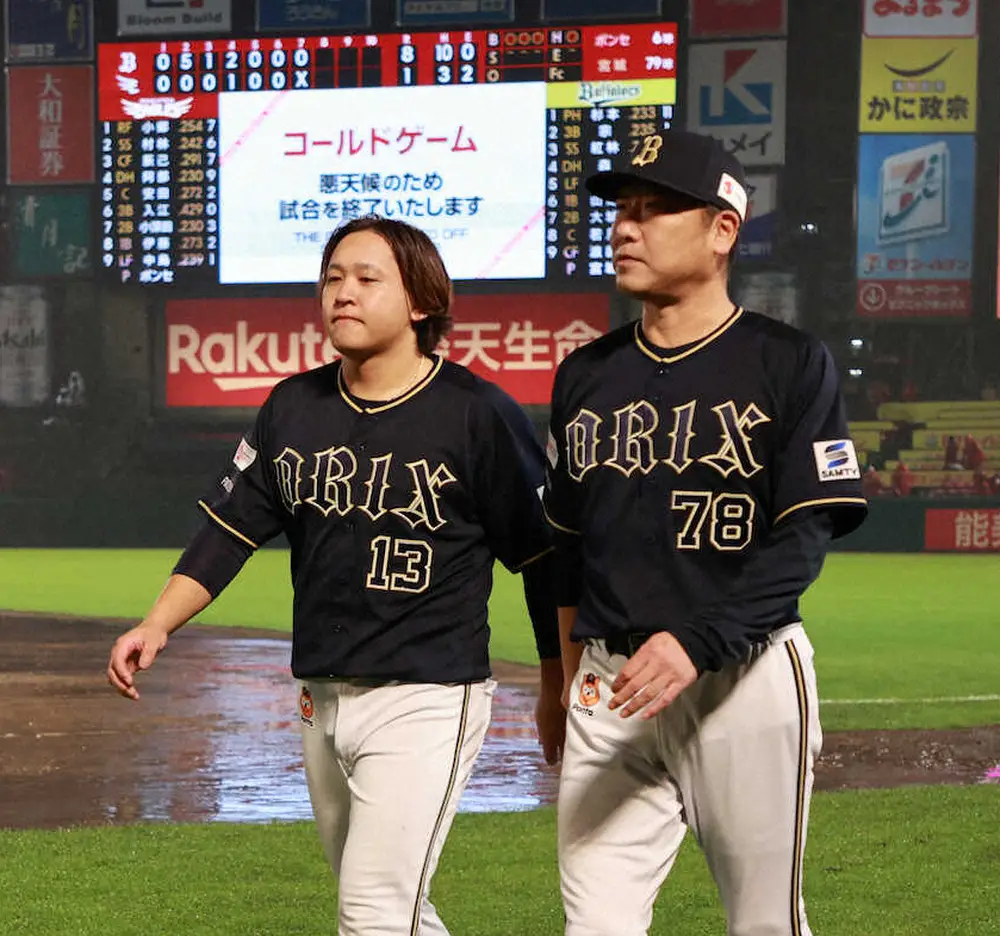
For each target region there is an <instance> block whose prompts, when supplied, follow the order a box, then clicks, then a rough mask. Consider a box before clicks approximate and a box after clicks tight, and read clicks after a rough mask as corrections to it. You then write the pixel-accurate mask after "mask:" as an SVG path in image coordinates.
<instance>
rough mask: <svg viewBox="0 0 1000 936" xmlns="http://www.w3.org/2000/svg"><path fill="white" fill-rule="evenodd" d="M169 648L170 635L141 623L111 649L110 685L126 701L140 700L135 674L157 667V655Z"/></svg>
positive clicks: (109, 665)
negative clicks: (154, 661)
mask: <svg viewBox="0 0 1000 936" xmlns="http://www.w3.org/2000/svg"><path fill="white" fill-rule="evenodd" d="M166 645H167V635H166V633H164V632H163V631H162V630H160V629H159V628H156V627H151V626H150V625H148V624H140V625H139V626H138V627H133V628H132V630H130V631H127V632H126V633H124V634H122V635H121V637H119V638H118V639H117V640H116V641H115V645H114V646H113V647H112V648H111V659H110V660H109V661H108V682H109V683H111V685H112V686H114V688H115V689H117V690H118V691H119V692H120V693H121V694H122V695H123V696H125V698H126V699H132V700H138V698H139V690H138V689H136V687H135V674H136V672H137V671H139V670H147V669H149V667H150V666H152V665H153V660H155V659H156V655H157V654H158V653H159V652H160V651H161V650H162V649H163V648H164V647H165V646H166Z"/></svg>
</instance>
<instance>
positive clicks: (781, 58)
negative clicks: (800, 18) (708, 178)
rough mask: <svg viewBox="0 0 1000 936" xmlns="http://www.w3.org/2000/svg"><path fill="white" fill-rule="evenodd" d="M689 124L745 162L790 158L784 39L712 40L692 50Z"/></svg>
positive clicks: (766, 162) (775, 162)
mask: <svg viewBox="0 0 1000 936" xmlns="http://www.w3.org/2000/svg"><path fill="white" fill-rule="evenodd" d="M688 68H689V75H688V111H687V128H688V129H689V130H693V131H694V132H696V133H708V134H711V135H712V136H714V137H716V138H717V139H719V140H721V141H722V143H723V145H724V146H725V147H726V149H728V150H729V151H730V152H732V153H733V154H734V155H735V156H736V157H737V158H738V159H739V160H740V161H741V162H742V163H743V165H745V166H773V165H781V164H782V163H784V161H785V43H784V41H773V42H722V43H720V42H713V43H708V44H702V45H692V46H691V47H690V49H689V52H688Z"/></svg>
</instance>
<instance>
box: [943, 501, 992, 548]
mask: <svg viewBox="0 0 1000 936" xmlns="http://www.w3.org/2000/svg"><path fill="white" fill-rule="evenodd" d="M924 548H925V549H931V550H945V551H949V552H1000V510H937V509H932V510H927V511H926V512H925V521H924Z"/></svg>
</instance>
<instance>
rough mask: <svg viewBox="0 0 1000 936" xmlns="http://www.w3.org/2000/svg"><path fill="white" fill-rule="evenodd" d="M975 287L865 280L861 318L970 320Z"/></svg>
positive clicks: (966, 283) (861, 289)
mask: <svg viewBox="0 0 1000 936" xmlns="http://www.w3.org/2000/svg"><path fill="white" fill-rule="evenodd" d="M971 314H972V283H971V281H969V280H967V279H964V280H924V281H922V282H920V281H909V282H908V281H906V280H870V279H866V280H862V281H861V282H859V283H858V315H859V316H861V317H862V318H895V317H896V316H900V317H903V316H906V317H914V316H924V317H926V318H932V317H944V318H968V317H969V316H970V315H971Z"/></svg>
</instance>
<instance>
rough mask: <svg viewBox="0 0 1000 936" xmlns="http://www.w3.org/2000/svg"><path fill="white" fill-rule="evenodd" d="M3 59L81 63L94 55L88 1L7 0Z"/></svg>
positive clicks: (92, 23) (89, 0)
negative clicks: (4, 55)
mask: <svg viewBox="0 0 1000 936" xmlns="http://www.w3.org/2000/svg"><path fill="white" fill-rule="evenodd" d="M5 8H6V11H7V61H8V62H10V63H11V64H14V65H21V64H25V63H27V62H85V61H89V60H90V59H92V58H93V57H94V7H93V3H92V0H20V2H18V0H10V2H8V3H7V4H5Z"/></svg>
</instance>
